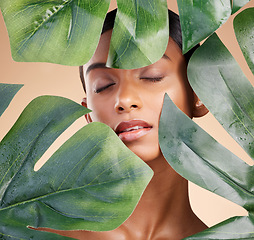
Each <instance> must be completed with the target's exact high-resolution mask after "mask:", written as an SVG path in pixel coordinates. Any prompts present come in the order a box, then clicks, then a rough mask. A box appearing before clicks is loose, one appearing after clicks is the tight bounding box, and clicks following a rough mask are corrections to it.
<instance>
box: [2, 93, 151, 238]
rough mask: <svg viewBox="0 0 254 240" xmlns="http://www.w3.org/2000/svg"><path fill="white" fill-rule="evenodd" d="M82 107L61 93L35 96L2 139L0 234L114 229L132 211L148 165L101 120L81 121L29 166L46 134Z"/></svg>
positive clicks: (48, 140)
mask: <svg viewBox="0 0 254 240" xmlns="http://www.w3.org/2000/svg"><path fill="white" fill-rule="evenodd" d="M87 112H89V111H88V110H87V109H85V108H84V107H82V106H80V105H78V104H76V103H74V102H72V101H71V100H68V99H65V98H61V97H53V96H43V97H38V98H36V99H35V100H33V101H32V102H31V103H30V104H29V105H28V106H27V107H26V109H25V110H24V111H23V113H22V114H21V116H20V118H19V119H18V120H17V122H16V123H15V125H14V126H13V127H12V129H11V130H10V131H9V133H8V134H7V135H6V136H5V137H4V139H3V140H2V141H1V143H0V152H1V160H0V162H1V172H0V236H1V238H3V239H17V238H18V239H32V238H34V239H59V238H60V237H58V236H56V235H55V234H50V233H45V232H39V231H35V230H31V229H29V228H27V226H31V227H35V228H37V227H48V228H53V229H64V230H74V229H86V230H95V231H105V230H112V229H114V228H116V227H118V226H119V225H120V224H121V223H122V222H123V221H125V219H126V218H127V217H128V216H129V215H130V214H131V213H132V211H133V209H134V207H135V206H136V204H137V202H138V200H139V198H140V196H141V194H142V193H143V191H144V188H145V187H146V185H147V184H148V182H149V180H150V179H151V176H152V170H151V169H150V168H149V167H148V166H147V165H146V164H145V163H144V162H143V161H141V160H140V159H139V158H138V157H137V156H136V155H134V154H133V153H132V152H131V151H130V150H129V149H128V148H127V147H126V146H125V145H124V144H123V143H122V142H121V140H120V139H119V138H118V137H117V135H116V134H115V133H114V132H113V131H112V130H111V129H110V128H109V127H108V126H106V125H104V124H102V123H91V124H88V125H87V126H85V127H83V128H82V129H80V130H79V131H78V132H77V133H76V134H74V135H73V137H71V138H70V139H69V140H68V141H67V142H66V143H64V144H63V145H62V146H61V147H60V148H59V149H58V150H57V151H56V152H55V153H54V154H53V156H52V157H51V158H50V159H49V160H48V161H47V163H46V164H45V165H43V167H42V168H41V169H40V170H39V171H37V172H35V171H34V165H35V163H36V162H37V161H38V160H39V159H40V157H41V156H42V155H43V153H44V152H45V151H46V150H47V149H48V147H49V146H50V145H51V144H52V142H54V140H55V139H56V138H57V137H58V136H59V135H60V134H61V133H62V132H63V131H64V130H65V129H66V128H67V127H68V126H69V125H70V124H71V123H72V122H73V121H75V120H76V119H77V118H78V117H80V116H82V115H83V114H86V113H87ZM61 238H63V237H61Z"/></svg>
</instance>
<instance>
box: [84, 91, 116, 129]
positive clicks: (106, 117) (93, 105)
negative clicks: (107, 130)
mask: <svg viewBox="0 0 254 240" xmlns="http://www.w3.org/2000/svg"><path fill="white" fill-rule="evenodd" d="M87 99H88V101H87V107H88V108H89V109H90V110H92V112H91V113H89V114H90V117H91V119H92V121H93V122H102V123H105V124H107V125H109V126H110V119H112V108H111V104H110V103H108V102H105V100H104V101H101V100H99V99H98V98H95V97H93V96H91V97H89V96H87Z"/></svg>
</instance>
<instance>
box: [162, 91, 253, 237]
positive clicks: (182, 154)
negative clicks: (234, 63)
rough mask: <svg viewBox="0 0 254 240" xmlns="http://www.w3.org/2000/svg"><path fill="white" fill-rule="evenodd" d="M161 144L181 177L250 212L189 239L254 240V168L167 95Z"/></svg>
mask: <svg viewBox="0 0 254 240" xmlns="http://www.w3.org/2000/svg"><path fill="white" fill-rule="evenodd" d="M159 141H160V147H161V150H162V153H163V155H164V156H165V158H166V159H167V161H168V162H169V164H170V165H171V166H172V167H173V168H174V169H175V170H176V171H177V172H178V173H179V174H180V175H182V176H183V177H184V178H186V179H188V180H190V181H192V182H194V183H195V184H197V185H199V186H201V187H202V188H205V189H207V190H209V191H211V192H213V193H215V194H218V195H220V196H222V197H225V198H227V199H228V200H230V201H232V202H235V203H237V204H239V205H240V206H242V207H244V208H245V209H246V210H247V211H248V212H249V216H247V217H234V218H231V219H228V220H226V221H224V222H222V223H220V224H218V225H215V226H214V227H211V228H209V229H207V230H205V231H203V232H201V233H199V234H196V235H194V236H192V237H188V238H186V239H189V240H190V239H204V240H206V239H214V240H215V239H252V238H254V217H253V216H254V215H253V214H254V178H253V176H254V167H253V166H249V165H247V164H246V163H245V162H243V161H242V160H241V159H239V158H238V157H237V156H235V155H233V154H232V153H231V152H230V151H228V150H227V149H226V148H224V147H223V146H222V145H220V144H219V143H218V142H217V141H216V140H214V139H213V138H212V137H211V136H210V135H209V134H207V133H206V132H205V131H204V130H203V129H202V128H200V127H199V126H198V125H196V124H195V123H194V122H193V121H192V120H191V119H190V118H189V117H187V116H186V115H185V114H184V113H183V112H182V111H181V110H179V109H178V108H177V107H176V106H175V105H174V104H173V102H172V101H171V100H170V98H169V97H168V96H165V99H164V105H163V110H162V114H161V119H160V128H159ZM208 146H209V147H208Z"/></svg>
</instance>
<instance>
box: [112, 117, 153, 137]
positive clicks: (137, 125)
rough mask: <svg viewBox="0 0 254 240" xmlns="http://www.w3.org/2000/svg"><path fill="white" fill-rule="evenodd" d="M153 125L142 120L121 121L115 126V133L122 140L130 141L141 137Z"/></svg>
mask: <svg viewBox="0 0 254 240" xmlns="http://www.w3.org/2000/svg"><path fill="white" fill-rule="evenodd" d="M152 128H153V127H152V126H151V125H150V124H148V123H147V122H145V121H143V120H130V121H123V122H121V123H120V124H118V126H117V127H116V130H115V132H116V134H117V135H118V136H119V138H120V139H121V140H122V141H124V142H131V141H134V140H136V139H138V138H141V137H143V136H144V135H146V134H147V133H149V131H150V130H151V129H152Z"/></svg>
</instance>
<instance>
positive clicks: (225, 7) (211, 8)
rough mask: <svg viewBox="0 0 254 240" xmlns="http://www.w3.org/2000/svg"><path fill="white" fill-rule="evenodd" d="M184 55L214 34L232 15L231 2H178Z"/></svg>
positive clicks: (188, 0)
mask: <svg viewBox="0 0 254 240" xmlns="http://www.w3.org/2000/svg"><path fill="white" fill-rule="evenodd" d="M177 4H178V9H179V15H180V21H181V29H182V37H183V47H182V48H183V53H186V52H188V51H189V50H190V49H191V48H192V47H194V46H195V45H196V44H197V43H199V42H200V41H201V40H203V39H205V38H206V37H208V36H209V35H210V34H212V33H213V32H214V31H215V30H216V29H217V28H219V27H220V26H221V25H222V24H223V23H225V22H226V21H227V19H228V18H229V17H230V15H231V1H230V0H220V1H218V0H202V1H199V0H185V1H183V0H177Z"/></svg>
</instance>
